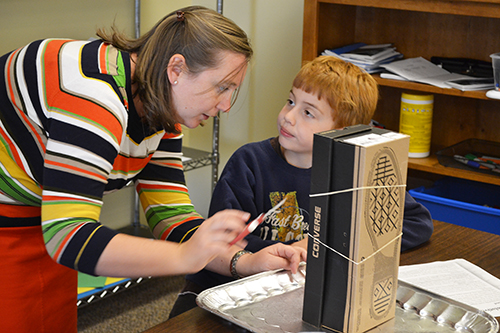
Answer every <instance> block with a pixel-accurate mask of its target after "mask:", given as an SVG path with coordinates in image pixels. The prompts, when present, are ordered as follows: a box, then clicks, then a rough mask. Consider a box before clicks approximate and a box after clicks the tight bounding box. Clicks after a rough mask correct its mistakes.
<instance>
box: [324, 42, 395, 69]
mask: <svg viewBox="0 0 500 333" xmlns="http://www.w3.org/2000/svg"><path fill="white" fill-rule="evenodd" d="M322 54H323V55H331V56H335V57H337V58H340V59H342V60H345V61H347V62H350V63H353V64H355V65H357V66H359V67H361V68H363V69H365V70H366V71H367V72H368V73H378V72H381V71H382V70H383V68H382V67H381V66H380V65H381V64H387V63H390V62H391V61H394V60H396V59H400V58H402V57H403V55H402V54H401V53H399V52H398V51H396V48H395V47H394V46H392V44H375V45H367V44H365V43H355V44H350V45H346V46H343V47H340V48H337V49H332V50H325V51H323V53H322Z"/></svg>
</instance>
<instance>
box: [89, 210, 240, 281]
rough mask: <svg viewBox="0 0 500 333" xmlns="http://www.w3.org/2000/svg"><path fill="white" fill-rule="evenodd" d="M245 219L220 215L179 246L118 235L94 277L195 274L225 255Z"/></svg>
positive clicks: (235, 214) (226, 213)
mask: <svg viewBox="0 0 500 333" xmlns="http://www.w3.org/2000/svg"><path fill="white" fill-rule="evenodd" d="M248 217H249V214H248V213H244V212H241V211H236V210H225V211H223V212H220V213H218V214H216V215H214V216H213V217H211V218H210V219H207V220H206V221H205V222H204V223H203V224H202V225H201V226H200V227H199V228H198V230H197V231H196V232H195V233H194V234H193V236H192V237H191V239H189V240H188V241H186V242H184V243H182V244H178V243H174V242H168V241H161V240H153V239H146V238H140V237H134V236H129V235H125V234H118V235H116V236H115V237H113V239H111V241H110V242H109V243H108V245H107V246H106V248H105V249H104V251H103V252H102V254H101V256H100V258H99V261H98V263H97V266H96V270H95V274H96V275H102V276H118V277H139V276H162V275H180V274H186V273H194V272H197V271H199V270H201V269H202V268H203V267H205V265H206V264H207V263H208V262H210V261H212V260H213V259H214V258H215V257H216V256H217V255H221V254H222V255H223V254H226V253H228V250H229V247H230V246H229V242H231V241H232V240H233V239H234V238H235V237H236V236H237V235H238V233H239V232H241V231H242V230H243V228H244V226H245V222H246V221H247V220H248ZM228 265H229V264H228ZM226 269H227V268H226ZM227 270H228V269H227Z"/></svg>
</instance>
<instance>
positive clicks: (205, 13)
mask: <svg viewBox="0 0 500 333" xmlns="http://www.w3.org/2000/svg"><path fill="white" fill-rule="evenodd" d="M97 35H98V36H99V37H100V38H101V39H102V40H103V41H104V42H107V43H110V44H112V45H113V46H115V47H116V48H118V49H120V50H123V51H126V52H129V53H136V54H137V61H136V67H135V73H134V77H133V78H132V81H133V83H135V84H136V85H137V90H136V91H135V94H136V95H137V96H138V97H139V98H140V100H141V102H142V104H143V106H144V110H145V113H146V114H145V120H146V122H147V123H148V125H149V126H150V127H151V128H153V129H158V127H159V126H161V127H162V128H163V129H165V130H166V131H167V132H170V133H178V128H176V123H177V121H176V119H177V115H176V111H175V110H174V107H173V102H172V94H171V84H170V81H169V79H168V74H167V67H168V64H169V60H170V58H171V57H172V56H173V55H174V54H181V55H183V56H184V58H185V60H186V66H187V68H186V70H188V71H189V73H190V74H192V75H197V74H199V73H201V72H202V71H204V70H206V69H210V68H214V67H216V66H217V65H218V63H219V61H220V57H219V56H220V52H221V51H230V52H235V53H238V54H242V55H244V56H245V58H246V60H247V62H248V61H250V58H251V57H252V54H253V51H252V48H251V46H250V42H249V39H248V37H247V35H246V33H245V32H244V31H243V30H242V29H241V28H240V27H238V25H236V24H235V23H234V22H233V21H231V20H230V19H228V18H226V17H224V16H222V15H221V14H219V13H217V12H216V11H214V10H211V9H208V8H205V7H201V6H190V7H185V8H182V9H179V10H178V11H175V12H172V13H170V14H168V15H167V16H165V17H164V18H163V19H162V20H160V21H159V22H158V23H157V24H156V25H155V26H154V27H153V28H152V29H151V30H150V31H148V32H147V33H145V34H144V35H143V36H141V37H140V38H137V39H132V38H128V37H126V36H125V35H124V34H121V33H119V32H118V31H117V30H116V29H115V28H114V27H112V32H111V34H107V33H106V32H104V31H103V30H101V29H100V30H98V31H97Z"/></svg>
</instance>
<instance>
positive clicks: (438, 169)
mask: <svg viewBox="0 0 500 333" xmlns="http://www.w3.org/2000/svg"><path fill="white" fill-rule="evenodd" d="M408 168H410V169H414V170H420V171H424V172H430V173H433V174H439V175H443V176H450V177H456V178H463V179H469V180H473V181H477V182H482V183H488V184H494V185H500V176H495V175H487V174H484V173H479V172H475V171H469V170H463V169H456V168H451V167H445V166H443V165H441V164H439V162H438V159H437V157H436V156H430V157H427V158H409V159H408Z"/></svg>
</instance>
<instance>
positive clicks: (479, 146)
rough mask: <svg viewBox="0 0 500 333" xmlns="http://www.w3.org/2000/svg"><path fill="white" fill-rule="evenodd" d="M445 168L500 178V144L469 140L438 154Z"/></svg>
mask: <svg viewBox="0 0 500 333" xmlns="http://www.w3.org/2000/svg"><path fill="white" fill-rule="evenodd" d="M436 156H437V158H438V162H439V164H441V165H444V166H445V167H450V168H456V169H463V170H470V171H474V172H480V173H484V174H489V175H496V176H500V143H499V142H495V141H488V140H480V139H467V140H464V141H461V142H459V143H457V144H454V145H452V146H450V147H446V148H444V149H442V150H440V151H438V152H436Z"/></svg>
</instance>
